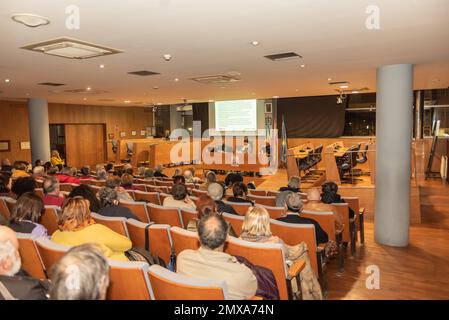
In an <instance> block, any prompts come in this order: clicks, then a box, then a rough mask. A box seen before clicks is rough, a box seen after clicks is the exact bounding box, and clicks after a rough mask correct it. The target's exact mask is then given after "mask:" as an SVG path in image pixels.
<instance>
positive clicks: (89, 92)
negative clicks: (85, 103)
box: [64, 88, 110, 94]
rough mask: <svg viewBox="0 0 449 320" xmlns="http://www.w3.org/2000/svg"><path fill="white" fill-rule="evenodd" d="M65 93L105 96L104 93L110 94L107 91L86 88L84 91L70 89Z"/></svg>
mask: <svg viewBox="0 0 449 320" xmlns="http://www.w3.org/2000/svg"><path fill="white" fill-rule="evenodd" d="M64 92H69V93H82V94H103V93H110V92H109V91H107V90H98V89H97V90H94V89H91V90H87V89H85V88H83V89H69V90H64Z"/></svg>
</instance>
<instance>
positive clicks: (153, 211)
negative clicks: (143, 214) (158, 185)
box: [147, 203, 184, 228]
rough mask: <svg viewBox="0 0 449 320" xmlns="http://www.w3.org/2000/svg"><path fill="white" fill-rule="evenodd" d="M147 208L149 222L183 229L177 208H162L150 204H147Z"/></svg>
mask: <svg viewBox="0 0 449 320" xmlns="http://www.w3.org/2000/svg"><path fill="white" fill-rule="evenodd" d="M147 206H148V214H149V217H150V221H153V222H155V223H157V224H168V225H169V226H177V227H181V228H184V225H183V223H182V218H181V214H180V212H179V209H178V208H171V207H163V206H158V205H156V204H152V203H149V204H148V205H147Z"/></svg>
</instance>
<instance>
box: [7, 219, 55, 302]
mask: <svg viewBox="0 0 449 320" xmlns="http://www.w3.org/2000/svg"><path fill="white" fill-rule="evenodd" d="M21 264H22V263H21V259H20V254H19V241H18V240H17V236H16V234H15V232H14V231H13V230H11V229H10V228H8V227H4V226H0V300H16V299H17V300H44V299H47V295H46V293H47V292H46V291H47V290H46V287H45V285H44V283H41V282H40V281H39V280H36V279H33V278H31V277H28V276H27V275H24V274H25V272H23V271H20V267H21Z"/></svg>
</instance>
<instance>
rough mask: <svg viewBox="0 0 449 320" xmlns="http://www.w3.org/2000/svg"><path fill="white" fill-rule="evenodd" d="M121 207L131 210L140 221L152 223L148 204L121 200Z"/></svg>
mask: <svg viewBox="0 0 449 320" xmlns="http://www.w3.org/2000/svg"><path fill="white" fill-rule="evenodd" d="M120 205H121V206H122V207H126V208H128V209H129V210H131V212H132V213H134V214H135V215H136V217H137V218H139V220H140V221H142V222H150V217H149V215H148V210H147V204H146V202H143V201H124V200H120Z"/></svg>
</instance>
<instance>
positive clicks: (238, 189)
mask: <svg viewBox="0 0 449 320" xmlns="http://www.w3.org/2000/svg"><path fill="white" fill-rule="evenodd" d="M232 194H233V195H234V197H236V198H246V195H247V194H248V188H247V187H246V184H244V183H243V182H236V183H234V184H233V186H232Z"/></svg>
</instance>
